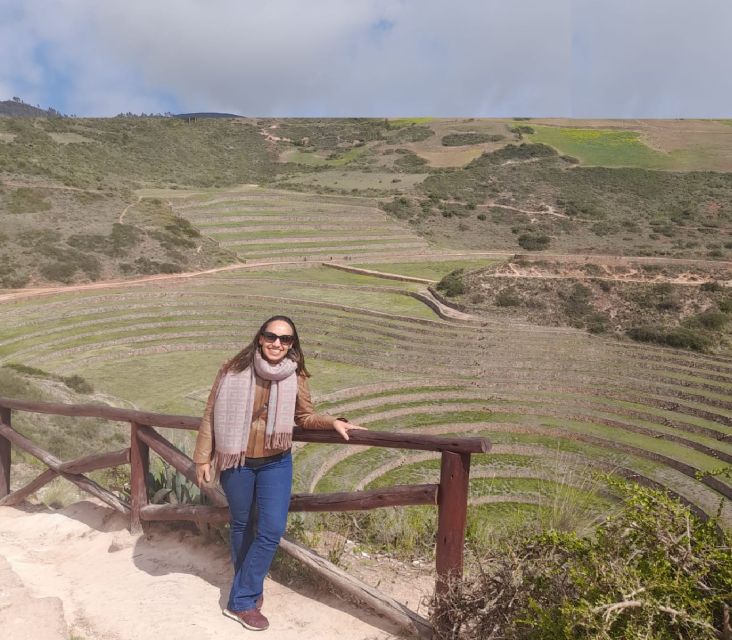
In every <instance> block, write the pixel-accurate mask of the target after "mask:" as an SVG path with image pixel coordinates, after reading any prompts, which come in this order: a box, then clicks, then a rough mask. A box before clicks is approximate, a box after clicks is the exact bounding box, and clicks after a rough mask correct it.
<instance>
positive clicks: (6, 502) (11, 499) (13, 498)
mask: <svg viewBox="0 0 732 640" xmlns="http://www.w3.org/2000/svg"><path fill="white" fill-rule="evenodd" d="M57 475H58V474H57V473H56V472H55V471H54V470H53V469H46V470H45V471H44V472H43V473H41V474H40V475H39V476H36V477H35V478H34V479H33V480H31V481H30V482H29V483H28V484H27V485H25V486H24V487H21V488H20V489H17V490H16V491H13V492H12V493H11V494H9V495H7V496H5V497H4V498H3V499H2V500H0V507H14V506H15V505H16V504H20V503H21V502H23V500H25V499H26V498H27V497H28V496H30V495H33V494H34V493H35V492H36V491H38V489H40V488H41V487H43V486H45V485H47V484H48V483H49V482H51V480H53V479H54V478H55V477H56V476H57Z"/></svg>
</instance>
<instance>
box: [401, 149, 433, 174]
mask: <svg viewBox="0 0 732 640" xmlns="http://www.w3.org/2000/svg"><path fill="white" fill-rule="evenodd" d="M400 151H403V152H404V153H400V156H401V157H400V158H399V159H398V160H395V161H394V168H395V169H397V170H398V171H399V172H400V173H423V172H424V171H426V170H427V164H428V163H427V160H425V159H424V158H420V157H419V156H418V155H417V154H416V153H413V152H412V151H408V150H406V149H397V153H399V152H400Z"/></svg>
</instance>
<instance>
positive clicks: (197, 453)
mask: <svg viewBox="0 0 732 640" xmlns="http://www.w3.org/2000/svg"><path fill="white" fill-rule="evenodd" d="M224 369H225V367H224V366H222V367H221V368H220V369H219V371H218V373H217V374H216V378H215V380H214V382H213V385H211V391H210V392H209V394H208V400H207V401H206V408H205V409H204V410H203V417H202V418H201V423H200V424H199V425H198V436H197V437H196V448H195V449H194V451H193V462H195V463H196V480H197V481H198V484H199V485H200V484H201V483H202V482H203V481H206V482H211V458H212V457H213V449H214V437H213V410H214V402H215V400H216V394H217V392H218V390H219V383H220V382H221V378H222V377H223V375H224Z"/></svg>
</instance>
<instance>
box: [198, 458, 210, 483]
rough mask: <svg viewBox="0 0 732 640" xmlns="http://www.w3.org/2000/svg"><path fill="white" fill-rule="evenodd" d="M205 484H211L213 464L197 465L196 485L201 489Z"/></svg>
mask: <svg viewBox="0 0 732 640" xmlns="http://www.w3.org/2000/svg"><path fill="white" fill-rule="evenodd" d="M204 482H211V463H210V462H197V463H196V484H197V485H198V486H199V487H200V486H201V485H202V484H203V483H204Z"/></svg>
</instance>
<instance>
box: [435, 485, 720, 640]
mask: <svg viewBox="0 0 732 640" xmlns="http://www.w3.org/2000/svg"><path fill="white" fill-rule="evenodd" d="M619 490H620V491H621V493H622V494H623V495H624V498H625V502H624V507H623V509H622V511H621V512H620V513H619V514H618V515H617V516H615V517H614V518H611V519H609V520H607V521H606V522H605V523H604V524H603V525H602V526H600V527H599V528H598V530H597V531H596V533H595V535H594V536H592V537H580V536H577V535H576V534H572V533H559V532H557V531H552V530H549V531H546V532H544V533H541V534H538V535H533V536H529V537H525V538H518V539H508V540H506V541H504V543H503V545H502V546H501V547H500V548H496V549H495V550H493V551H489V552H488V555H487V556H486V557H484V558H481V559H480V564H479V566H478V572H477V575H476V576H475V577H474V578H469V579H466V580H464V581H462V582H459V581H454V582H453V583H452V584H451V585H450V589H449V591H448V593H447V594H446V595H445V596H444V597H440V598H436V599H434V600H433V602H432V605H433V609H432V620H433V623H434V624H435V627H436V628H437V629H439V630H441V632H440V635H438V637H439V638H442V639H448V638H449V639H451V640H452V639H457V638H460V639H461V640H462V639H464V640H478V639H480V640H498V639H499V638H500V639H503V638H512V639H513V640H611V639H618V640H635V639H636V638H645V639H647V640H666V639H667V638H668V639H670V638H684V639H685V640H711V639H713V638H715V637H724V636H723V634H722V633H721V631H719V630H720V629H721V628H722V624H723V609H724V605H725V603H726V602H727V601H728V600H729V596H730V584H732V553H730V538H729V534H726V533H723V532H722V531H721V530H720V529H718V528H717V523H716V522H715V520H714V519H710V520H709V521H708V522H706V523H704V522H701V521H699V520H698V519H697V518H696V517H695V516H694V515H693V514H692V513H690V511H689V509H688V508H687V507H686V506H684V505H682V504H680V503H679V502H677V501H675V500H673V499H672V498H670V497H669V496H668V495H667V494H665V493H663V492H660V491H654V490H650V489H646V488H642V487H638V486H630V485H624V486H620V487H619Z"/></svg>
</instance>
